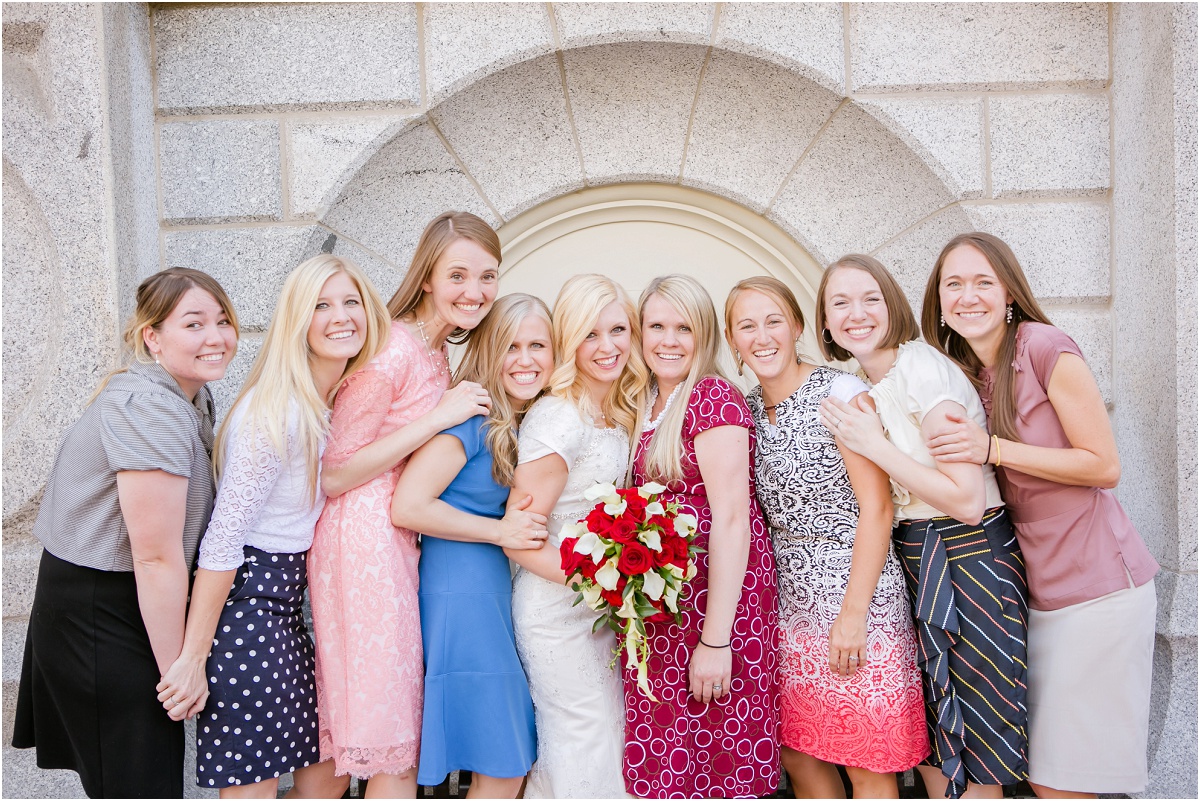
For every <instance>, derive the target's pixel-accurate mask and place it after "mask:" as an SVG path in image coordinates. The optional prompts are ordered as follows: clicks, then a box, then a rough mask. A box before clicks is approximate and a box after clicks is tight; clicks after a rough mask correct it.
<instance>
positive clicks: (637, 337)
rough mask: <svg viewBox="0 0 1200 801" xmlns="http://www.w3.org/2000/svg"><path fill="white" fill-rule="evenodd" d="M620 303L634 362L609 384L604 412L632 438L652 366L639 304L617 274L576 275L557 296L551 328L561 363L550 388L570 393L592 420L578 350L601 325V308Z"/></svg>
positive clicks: (560, 394)
mask: <svg viewBox="0 0 1200 801" xmlns="http://www.w3.org/2000/svg"><path fill="white" fill-rule="evenodd" d="M614 301H615V302H617V303H619V304H620V305H621V308H622V309H624V310H625V314H626V315H628V317H629V334H630V346H629V361H628V362H627V363H626V365H625V369H624V370H622V371H621V375H620V376H618V377H617V380H616V381H614V382H613V383H612V386H611V387H609V390H608V393H607V394H606V395H605V396H604V401H603V402H602V404H601V407H600V409H599V411H600V412H601V413H602V414H603V415H604V416H605V418H607V419H608V421H609V422H611V423H615V424H616V425H619V426H621V427H622V428H624V429H625V430H626V431H628V432H629V435H630V437H631V438H636V437H637V431H638V423H639V416H638V415H639V413H640V411H641V399H642V394H643V393H644V391H645V389H646V385H647V384H648V383H649V378H650V371H649V370H647V369H646V363H645V362H644V361H642V332H641V329H640V328H639V327H638V322H637V321H638V316H637V309H635V308H634V306H633V301H631V300H630V299H629V295H627V294H626V293H625V290H624V289H622V288H621V287H620V285H618V284H617V283H616V282H615V281H613V280H612V279H611V278H607V277H605V276H603V275H598V274H596V273H584V274H582V275H574V276H571V277H570V278H569V279H567V282H566V283H565V284H563V288H562V289H561V290H560V291H559V293H558V299H557V300H555V301H554V317H553V325H552V327H551V333H552V334H553V339H554V355H555V357H556V359H557V362H558V366H557V367H556V368H555V369H554V373H553V374H551V376H550V386H549V388H548V391H549V393H550V394H551V395H554V396H556V397H560V398H565V399H566V400H569V401H570V402H571V403H573V404H575V407H576V408H578V409H579V411H580V412H581V413H582V414H583V416H584V417H585V418H587V419H588V420H591V419H592V418H593V417H594V416H595V413H596V411H597V410H596V409H594V408H593V407H592V400H591V397H590V396H589V394H588V391H587V385H586V384H585V383H584V377H583V375H582V374H580V372H579V369H578V367H577V366H576V364H575V351H577V350H578V349H579V346H580V345H582V344H583V342H584V340H585V339H586V338H587V335H588V334H589V333H591V331H592V329H594V328H595V327H596V322H597V321H598V320H599V319H600V312H601V311H603V310H604V307H606V306H607V305H608V304H610V303H613V302H614Z"/></svg>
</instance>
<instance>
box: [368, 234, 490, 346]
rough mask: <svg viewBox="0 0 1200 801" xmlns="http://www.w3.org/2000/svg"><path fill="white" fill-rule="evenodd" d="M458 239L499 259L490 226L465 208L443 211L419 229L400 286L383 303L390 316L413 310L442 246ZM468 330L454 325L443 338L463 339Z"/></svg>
mask: <svg viewBox="0 0 1200 801" xmlns="http://www.w3.org/2000/svg"><path fill="white" fill-rule="evenodd" d="M460 239H467V240H470V241H471V242H474V243H475V244H477V245H479V246H480V247H481V248H483V249H484V250H486V251H487V252H488V253H489V254H491V256H492V257H493V258H495V259H496V263H497V264H499V263H500V260H501V254H500V237H499V236H497V234H496V232H495V231H494V230H492V226H490V225H488V224H487V222H485V221H484V220H482V219H481V218H479V217H476V216H475V215H474V214H472V213H471V212H469V211H445V212H442V213H441V214H439V215H438V216H436V217H434V218H433V219H432V220H430V222H429V225H427V226H425V230H424V231H422V232H421V238H420V240H418V242H417V249H416V250H415V251H414V252H413V257H412V262H410V263H409V265H408V272H407V273H405V274H404V280H403V281H401V282H400V287H399V288H398V289H397V290H396V293H395V294H394V295H392V298H391V300H389V301H388V303H387V310H388V314H390V315H391V316H392V319H393V320H399V319H400V318H401V317H404V316H405V315H408V314H413V313H414V312H416V310H417V308H418V307H419V306H420V305H421V301H422V300H423V299H424V298H425V294H426V293H425V289H424V286H425V284H427V283H428V282H429V277H430V276H431V275H433V268H434V267H436V266H437V261H438V259H440V258H441V257H442V254H443V253H445V252H446V248H448V247H450V246H451V245H453V244H454V243H455V242H457V241H458V240H460ZM470 336H471V332H470V331H466V330H464V329H462V328H456V329H454V330H453V331H452V332H451V333H450V336H448V337H447V338H446V339H447V340H448V341H450V342H453V343H455V344H459V343H462V342H465V341H467V339H469V338H470Z"/></svg>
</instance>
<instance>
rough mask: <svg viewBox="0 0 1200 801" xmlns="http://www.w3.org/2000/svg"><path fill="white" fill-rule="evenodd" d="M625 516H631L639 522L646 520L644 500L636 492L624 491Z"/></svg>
mask: <svg viewBox="0 0 1200 801" xmlns="http://www.w3.org/2000/svg"><path fill="white" fill-rule="evenodd" d="M624 492H625V493H626V494H625V496H624V497H625V507H626V508H625V514H631V515H633V516H634V518H635V519H637V520H638V521H639V522H640V521H642V520H645V519H646V499H645V498H643V497H642V495H641V493H640V492H638V491H637V490H632V489H631V490H624Z"/></svg>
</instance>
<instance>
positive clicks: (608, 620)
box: [559, 482, 700, 701]
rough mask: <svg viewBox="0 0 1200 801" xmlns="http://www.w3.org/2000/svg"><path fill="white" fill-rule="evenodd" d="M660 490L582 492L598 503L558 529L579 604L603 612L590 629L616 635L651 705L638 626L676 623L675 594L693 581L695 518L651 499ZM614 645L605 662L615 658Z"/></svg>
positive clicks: (650, 486) (603, 487) (600, 487)
mask: <svg viewBox="0 0 1200 801" xmlns="http://www.w3.org/2000/svg"><path fill="white" fill-rule="evenodd" d="M664 490H666V487H664V486H662V485H661V484H655V483H653V482H650V483H647V484H645V485H643V486H641V487H631V488H629V489H617V488H616V487H615V486H614V485H612V484H597V485H596V486H594V487H591V488H590V489H588V490H587V491H586V492H585V493H584V497H585V498H587V499H588V500H589V501H598V503H597V504H596V507H595V508H594V509H592V511H591V512H589V513H588V516H587V518H586V519H584V520H581V521H580V522H578V523H570V524H568V525H565V526H563V528H562V532H561V536H562V538H563V539H562V541H561V543H560V545H559V553H560V555H561V556H562V569H563V572H564V573H566V574H567V581H568V583H569V584H570V585H571V589H573V590H577V591H578V592H579V596H578V597H577V598H576V599H575V603H577V604H578V603H580V602H581V601H582V602H584V603H586V604H587V605H588V606H589V607H591V608H592V609H594V610H595V611H597V612H601V613H603V614H602V615H601V616H600V618H599V619H598V620H597V621H596V625H595V627H594V629H593V630H595V629H598V628H600V626H602V625H605V624H607V625H608V626H609V627H610V628H611V629H613V630H614V631H616V632H617V633H618V634H621V635H623V636H624V649H625V652H626V654H627V655H628V657H629V663H630V664H631V665H634V666H636V669H637V676H638V678H637V683H638V687H639V688H640V689H641V691H642V692H643V693H644V694H645V695H646V697H647V698H649V699H650V700H652V701H657V700H658V699H657V698H655V697H654V695H653V694H652V693H651V692H650V682H649V678H648V675H647V666H646V663H647V660H648V659H649V656H650V647H649V645H648V644H647V642H646V621H650V622H653V623H657V622H661V621H667V620H671V619H674V620H675V622H676V623H678V622H679V620H680V614H679V594H680V592H681V591H682V590H683V585H684V584H685V583H686V582H688V581H690V580H691V579H692V577H693V576H695V575H696V560H695V556H696V554H697V553H699V552H700V549H699V548H698V547H696V546H694V545H692V544H691V543H692V540H693V539H695V537H696V518H695V517H694V516H693V515H690V514H681V513H680V512H679V504H677V503H667V504H664V503H662V502H661V501H659V496H660V495H661V494H662V493H663V491H664ZM620 653H621V647H620V646H618V648H617V651H616V654H615V655H614V657H613V661H614V662H615V661H616V659H617V658H618V657H619V656H620Z"/></svg>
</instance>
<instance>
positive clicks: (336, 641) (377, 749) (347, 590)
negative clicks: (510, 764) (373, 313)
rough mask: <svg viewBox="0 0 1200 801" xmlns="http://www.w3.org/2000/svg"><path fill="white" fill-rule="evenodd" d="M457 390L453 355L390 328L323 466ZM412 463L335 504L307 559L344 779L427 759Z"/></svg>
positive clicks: (325, 711) (326, 714)
mask: <svg viewBox="0 0 1200 801" xmlns="http://www.w3.org/2000/svg"><path fill="white" fill-rule="evenodd" d="M449 382H450V374H449V368H448V365H447V364H446V360H445V354H444V353H438V354H431V353H429V352H427V351H426V349H425V347H424V345H422V344H421V343H420V342H418V341H417V340H416V339H414V338H413V335H412V334H411V333H410V332H409V331H408V329H407V328H406V327H405V326H404V325H403V324H402V323H399V322H393V323H392V331H391V335H390V336H389V338H388V344H387V346H386V347H385V348H384V350H383V352H382V353H380V354H379V355H378V356H376V357H375V358H374V359H372V360H371V361H370V362H369V363H368V364H367V365H366V366H365V367H363V368H362V369H361V370H359V371H358V372H357V373H355V374H354V375H352V376H351V377H350V378H349V379H348V380H347V381H346V385H345V386H344V387H343V388H342V390H341V392H339V393H338V396H337V401H336V402H335V403H334V407H333V421H332V428H331V431H330V435H329V443H328V445H327V446H326V448H325V457H324V460H323V463H324V464H326V465H330V464H333V465H337V464H344V463H345V462H346V461H347V460H348V459H349V458H350V457H351V456H352V455H353V454H354V453H355V452H356V451H358V449H359V448H361V447H363V446H364V445H367V444H369V443H371V442H374V441H375V440H377V439H379V438H380V437H382V436H384V435H386V434H390V433H391V432H393V431H395V430H397V429H398V428H400V427H401V426H404V425H407V424H408V423H411V422H412V421H413V420H415V419H416V418H418V417H420V416H422V415H424V414H425V413H426V412H428V411H430V410H431V409H432V408H433V407H434V406H436V405H437V402H438V401H439V400H440V399H441V397H442V393H444V392H445V391H446V388H447V386H448V385H449ZM406 463H407V462H406V461H405V462H401V463H400V464H398V465H397V466H396V467H394V468H392V469H391V470H388V471H387V472H386V473H383V474H382V475H380V476H378V477H376V478H374V479H372V480H370V481H368V482H367V483H365V484H363V485H361V486H359V487H356V488H354V489H352V490H350V491H349V492H346V493H344V494H342V495H340V496H338V497H337V498H330V499H329V501H328V502H327V503H326V504H325V511H324V512H323V513H322V514H321V518H320V520H319V521H317V530H316V533H315V535H314V537H313V544H312V550H311V551H310V552H309V555H308V583H309V594H310V597H311V599H312V613H313V634H314V638H313V639H314V640H315V642H316V647H317V671H316V672H317V714H318V716H319V718H320V747H321V759H322V760H326V759H333V760H334V761H335V765H336V772H337V773H338V774H339V775H345V774H347V773H349V774H350V775H352V776H357V777H359V778H370V777H371V776H373V775H375V774H376V773H403V772H404V771H406V770H408V769H409V768H412V767H415V766H416V764H417V757H418V755H419V746H420V736H421V710H422V704H423V701H424V698H423V693H422V690H423V688H424V683H423V682H424V667H423V665H422V651H421V617H420V612H419V609H418V601H417V561H418V555H419V552H418V550H417V538H416V534H414V533H413V532H411V531H408V530H407V529H402V528H396V527H395V526H393V525H392V520H391V509H392V493H393V491H395V489H396V483H397V481H399V479H400V472H401V471H402V470H403V469H404V465H405V464H406Z"/></svg>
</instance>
